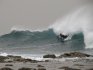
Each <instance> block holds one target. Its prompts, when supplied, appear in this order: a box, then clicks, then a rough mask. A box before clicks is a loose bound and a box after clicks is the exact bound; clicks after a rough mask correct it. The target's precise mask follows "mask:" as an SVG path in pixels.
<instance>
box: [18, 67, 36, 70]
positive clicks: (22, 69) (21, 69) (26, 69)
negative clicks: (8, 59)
mask: <svg viewBox="0 0 93 70" xmlns="http://www.w3.org/2000/svg"><path fill="white" fill-rule="evenodd" d="M18 70H36V69H35V68H24V67H23V68H20V69H18Z"/></svg>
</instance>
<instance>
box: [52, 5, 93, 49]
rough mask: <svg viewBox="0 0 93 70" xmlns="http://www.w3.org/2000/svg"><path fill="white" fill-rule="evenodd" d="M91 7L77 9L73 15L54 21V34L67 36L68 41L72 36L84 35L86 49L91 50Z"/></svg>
mask: <svg viewBox="0 0 93 70" xmlns="http://www.w3.org/2000/svg"><path fill="white" fill-rule="evenodd" d="M92 7H93V5H87V6H83V7H81V8H79V9H78V10H76V11H74V12H73V13H70V14H68V15H67V16H65V17H63V18H61V19H60V20H58V21H56V22H55V24H54V25H53V26H52V27H53V29H54V32H55V33H56V34H60V33H62V34H64V35H69V38H68V40H69V39H71V37H72V36H73V35H74V34H78V33H80V32H82V33H83V35H84V43H85V46H86V48H93V8H92Z"/></svg>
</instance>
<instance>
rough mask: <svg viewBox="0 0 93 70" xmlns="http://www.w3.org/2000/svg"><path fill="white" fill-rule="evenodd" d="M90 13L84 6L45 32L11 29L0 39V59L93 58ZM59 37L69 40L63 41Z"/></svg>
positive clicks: (92, 17) (92, 26) (87, 7)
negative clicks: (77, 54)
mask: <svg viewBox="0 0 93 70" xmlns="http://www.w3.org/2000/svg"><path fill="white" fill-rule="evenodd" d="M92 12H93V10H92V8H91V6H84V7H82V8H79V9H77V10H75V11H73V12H71V13H69V14H67V15H66V16H63V17H62V18H60V19H59V20H57V21H56V22H54V23H53V24H52V25H51V26H49V27H48V28H47V29H44V30H34V31H32V30H30V29H18V28H12V30H11V31H10V32H9V33H7V34H3V35H1V36H0V55H2V56H6V55H19V56H23V57H26V58H37V59H39V58H41V57H43V55H45V54H56V55H60V54H63V53H65V52H72V51H79V52H84V53H88V54H93V14H92ZM60 33H61V34H63V35H68V37H67V38H66V39H65V40H63V39H62V38H60V37H59V34H60Z"/></svg>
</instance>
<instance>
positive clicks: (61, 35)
mask: <svg viewBox="0 0 93 70" xmlns="http://www.w3.org/2000/svg"><path fill="white" fill-rule="evenodd" d="M60 37H61V38H62V39H66V38H67V37H68V35H63V34H61V33H60Z"/></svg>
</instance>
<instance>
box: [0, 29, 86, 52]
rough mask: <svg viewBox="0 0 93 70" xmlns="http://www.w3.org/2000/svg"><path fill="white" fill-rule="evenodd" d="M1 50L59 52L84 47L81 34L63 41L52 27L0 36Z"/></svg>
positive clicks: (14, 31)
mask: <svg viewBox="0 0 93 70" xmlns="http://www.w3.org/2000/svg"><path fill="white" fill-rule="evenodd" d="M0 49H1V51H2V52H16V53H23V52H24V53H27V52H29V53H60V52H63V51H72V50H73V51H74V50H82V49H84V38H83V34H82V33H79V34H75V35H73V36H72V39H71V40H69V41H65V42H63V41H62V40H61V39H60V38H58V36H57V35H56V34H55V33H54V31H53V29H48V30H44V31H42V32H40V31H35V32H31V31H28V30H26V31H16V30H13V31H12V32H10V33H9V34H5V35H2V36H1V37H0Z"/></svg>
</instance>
